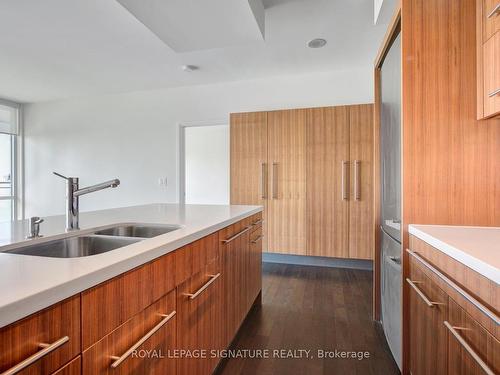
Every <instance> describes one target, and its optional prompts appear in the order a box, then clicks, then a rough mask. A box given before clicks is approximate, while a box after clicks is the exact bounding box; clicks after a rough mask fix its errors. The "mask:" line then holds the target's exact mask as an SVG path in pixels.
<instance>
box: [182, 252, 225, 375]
mask: <svg viewBox="0 0 500 375" xmlns="http://www.w3.org/2000/svg"><path fill="white" fill-rule="evenodd" d="M177 291H178V294H177V312H178V316H177V345H176V346H175V347H176V348H178V349H180V350H182V351H186V352H185V354H182V353H181V354H180V355H179V356H180V358H179V359H178V366H177V374H178V375H191V374H200V375H203V374H207V375H208V374H211V373H212V372H213V370H214V369H215V367H216V365H217V363H218V358H217V357H216V356H214V351H217V350H220V349H222V348H223V347H222V333H223V323H224V322H223V316H222V313H223V305H222V301H221V299H222V284H221V266H220V259H219V258H217V259H215V260H214V261H213V262H212V263H210V264H208V265H206V266H205V267H204V268H203V269H202V270H201V271H200V272H198V273H197V274H195V275H193V276H191V277H190V278H189V279H188V280H186V281H185V282H184V283H182V284H181V285H180V286H179V287H178V289H177Z"/></svg>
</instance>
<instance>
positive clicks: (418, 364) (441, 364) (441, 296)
mask: <svg viewBox="0 0 500 375" xmlns="http://www.w3.org/2000/svg"><path fill="white" fill-rule="evenodd" d="M409 278H410V280H411V281H412V282H414V283H415V284H416V286H417V288H419V289H420V290H421V291H422V293H423V294H424V295H425V296H426V297H427V298H428V299H429V300H430V301H433V302H437V303H439V305H434V306H432V307H430V306H428V305H427V304H426V303H425V301H424V300H423V299H422V297H420V296H419V295H418V293H417V292H416V291H415V290H413V289H411V288H409V293H410V296H409V323H410V331H409V336H410V348H409V350H410V351H411V358H410V371H411V374H412V375H426V374H436V375H437V374H446V373H447V365H448V363H447V361H446V357H447V355H448V354H447V349H448V332H447V330H446V327H445V326H444V325H443V321H445V320H446V319H447V318H448V296H447V295H446V293H445V292H444V291H443V290H441V289H440V288H439V287H438V286H437V284H435V283H434V282H433V281H432V280H431V279H429V278H428V277H427V276H425V274H424V272H422V270H421V269H420V268H419V267H412V268H411V270H410V277H409Z"/></svg>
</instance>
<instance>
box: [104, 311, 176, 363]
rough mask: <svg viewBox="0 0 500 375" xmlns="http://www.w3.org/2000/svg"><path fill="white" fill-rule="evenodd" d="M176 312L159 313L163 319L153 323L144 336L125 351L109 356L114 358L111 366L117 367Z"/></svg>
mask: <svg viewBox="0 0 500 375" xmlns="http://www.w3.org/2000/svg"><path fill="white" fill-rule="evenodd" d="M175 314H176V311H175V310H174V311H172V312H171V313H170V314H168V315H165V314H160V316H161V317H163V319H162V320H161V322H160V323H158V324H157V325H155V326H154V327H153V328H152V329H151V330H150V331H149V332H148V333H146V334H145V335H144V336H142V337H141V339H140V340H139V341H137V342H136V343H135V344H134V345H132V346H131V347H130V348H129V349H128V350H127V351H126V352H125V353H123V354H122V355H121V356H119V357H118V356H114V355H112V356H111V359H113V360H114V362H113V363H112V364H111V368H117V367H118V366H120V364H121V363H122V362H123V361H125V360H126V359H127V358H128V357H129V356H130V355H131V354H132V353H133V352H134V351H135V350H136V349H137V348H138V347H139V346H141V345H142V344H144V342H146V341H147V340H148V339H149V338H150V337H151V336H153V335H154V334H155V333H156V332H157V331H158V330H159V329H160V328H161V327H163V326H164V325H165V324H167V323H168V321H169V320H170V319H172V318H173V317H174V316H175Z"/></svg>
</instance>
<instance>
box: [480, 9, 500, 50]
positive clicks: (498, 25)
mask: <svg viewBox="0 0 500 375" xmlns="http://www.w3.org/2000/svg"><path fill="white" fill-rule="evenodd" d="M478 3H479V4H480V5H482V6H483V14H482V17H483V22H482V23H481V25H482V26H483V30H482V31H483V33H482V36H483V42H486V41H487V40H488V39H490V38H491V37H492V36H493V34H495V33H496V32H498V31H500V14H499V13H497V15H494V16H492V17H490V18H487V16H488V15H489V14H490V13H491V12H492V11H493V9H495V7H496V6H497V5H498V0H478ZM481 3H482V4H481ZM479 35H481V33H479Z"/></svg>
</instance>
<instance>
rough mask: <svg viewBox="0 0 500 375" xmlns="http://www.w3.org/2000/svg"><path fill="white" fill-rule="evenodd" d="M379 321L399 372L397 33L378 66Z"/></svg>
mask: <svg viewBox="0 0 500 375" xmlns="http://www.w3.org/2000/svg"><path fill="white" fill-rule="evenodd" d="M380 171H381V176H380V177H381V179H380V181H381V205H382V206H381V227H380V231H381V234H380V238H381V257H380V261H381V277H380V280H381V285H380V288H381V320H382V326H383V329H384V333H385V337H386V338H387V342H388V344H389V347H390V349H391V352H392V355H393V356H394V359H395V360H396V362H397V364H398V366H399V368H400V369H401V285H402V284H401V34H400V35H398V37H397V38H396V39H395V40H394V42H393V43H392V46H391V47H390V49H389V51H388V53H387V55H386V57H385V59H384V61H383V64H382V67H381V122H380Z"/></svg>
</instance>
